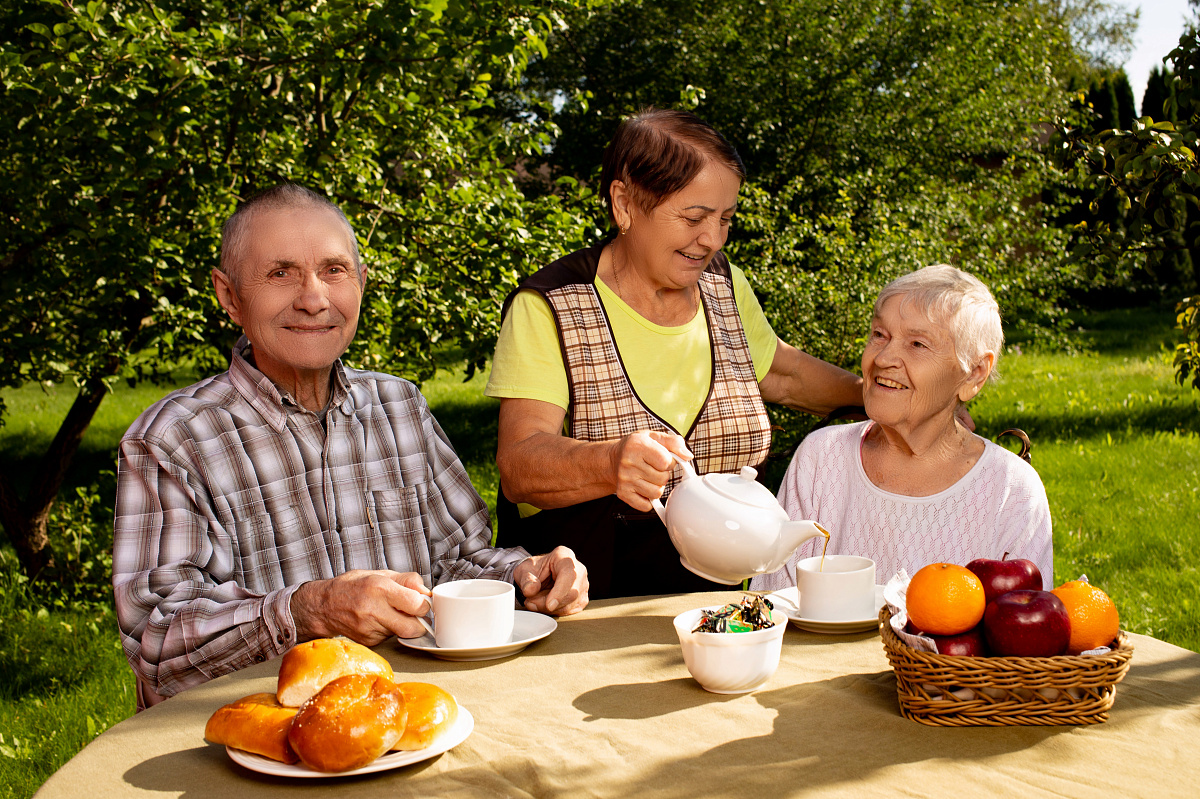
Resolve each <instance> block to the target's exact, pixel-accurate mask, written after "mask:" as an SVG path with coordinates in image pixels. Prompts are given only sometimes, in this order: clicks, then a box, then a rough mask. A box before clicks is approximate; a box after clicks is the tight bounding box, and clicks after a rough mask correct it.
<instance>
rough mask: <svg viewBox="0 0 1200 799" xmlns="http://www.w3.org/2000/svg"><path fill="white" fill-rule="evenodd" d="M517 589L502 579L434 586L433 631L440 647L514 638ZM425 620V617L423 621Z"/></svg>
mask: <svg viewBox="0 0 1200 799" xmlns="http://www.w3.org/2000/svg"><path fill="white" fill-rule="evenodd" d="M515 610H516V590H515V589H514V588H513V584H512V583H506V582H501V581H500V580H454V581H452V582H448V583H441V584H440V585H435V586H434V587H433V629H432V630H430V632H431V633H432V634H433V638H434V641H435V642H436V643H437V645H438V648H440V649H481V648H483V647H488V646H500V645H501V644H507V643H508V642H509V641H510V640H512V634H513V619H514V618H515V615H516V614H515V612H514V611H515ZM422 624H424V621H422ZM425 627H426V629H429V625H427V624H426V625H425Z"/></svg>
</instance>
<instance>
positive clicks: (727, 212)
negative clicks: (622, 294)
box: [614, 162, 741, 288]
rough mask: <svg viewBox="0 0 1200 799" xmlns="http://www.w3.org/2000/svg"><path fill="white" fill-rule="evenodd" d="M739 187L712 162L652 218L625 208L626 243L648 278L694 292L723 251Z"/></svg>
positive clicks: (631, 207)
mask: <svg viewBox="0 0 1200 799" xmlns="http://www.w3.org/2000/svg"><path fill="white" fill-rule="evenodd" d="M740 187H741V184H740V182H739V180H738V176H737V175H736V174H734V172H733V171H732V170H730V169H729V168H728V167H725V166H721V165H720V164H715V163H712V162H710V163H708V164H707V165H706V166H705V167H704V169H703V170H701V172H700V174H699V175H697V176H696V178H695V179H694V180H693V181H692V182H691V183H689V184H688V185H687V186H685V187H684V188H683V189H681V190H679V191H677V192H675V193H674V194H672V195H670V196H668V197H667V198H666V199H665V200H663V201H662V203H660V204H659V205H658V207H656V208H655V209H654V210H652V211H650V213H648V214H646V213H642V212H641V211H640V210H639V209H638V208H637V207H636V206H634V205H633V204H632V203H628V204H627V208H628V210H627V213H628V223H626V222H623V221H622V220H620V219H618V221H619V222H621V223H622V224H628V227H629V230H628V232H627V233H626V234H625V238H626V239H627V243H628V245H629V246H630V251H631V253H632V254H633V256H634V257H635V258H637V259H638V260H640V261H641V262H642V264H643V265H644V266H645V267H646V268H647V271H648V276H649V277H651V278H652V279H653V280H654V281H655V282H657V283H659V284H660V285H662V286H664V287H666V288H685V287H689V286H694V285H695V284H696V283H697V281H699V280H700V273H702V272H703V271H704V269H705V268H706V267H707V266H708V264H709V262H711V261H712V259H713V256H715V255H716V254H717V253H718V252H720V251H721V248H722V247H724V246H725V239H726V238H728V236H729V223H730V220H731V219H732V218H733V214H734V211H736V210H737V195H738V189H739V188H740ZM625 197H626V198H627V197H628V195H625ZM614 202H619V201H618V199H617V198H616V197H614Z"/></svg>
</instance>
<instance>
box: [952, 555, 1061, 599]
mask: <svg viewBox="0 0 1200 799" xmlns="http://www.w3.org/2000/svg"><path fill="white" fill-rule="evenodd" d="M1007 558H1008V554H1007V553H1005V555H1004V558H1003V559H1001V560H989V559H988V558H977V559H976V560H973V561H971V562H970V563H968V564H967V569H968V570H969V571H972V572H974V573H975V576H976V577H978V578H979V582H981V583H983V596H984V600H985V601H987V602H991V601H992V600H993V599H995V598H996V597H998V596H1000V595H1001V594H1007V593H1008V592H1009V591H1041V590H1042V589H1043V588H1045V587H1046V586H1044V585H1042V572H1041V570H1040V569H1038V567H1037V564H1036V563H1034V562H1033V561H1031V560H1025V559H1024V558H1016V559H1014V560H1008V559H1007Z"/></svg>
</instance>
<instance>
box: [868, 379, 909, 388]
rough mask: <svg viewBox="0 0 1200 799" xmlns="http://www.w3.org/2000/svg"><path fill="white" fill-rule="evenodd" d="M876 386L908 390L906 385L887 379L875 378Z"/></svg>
mask: <svg viewBox="0 0 1200 799" xmlns="http://www.w3.org/2000/svg"><path fill="white" fill-rule="evenodd" d="M875 385H877V386H882V387H883V388H908V386H906V385H904V384H903V383H897V382H896V381H895V380H888V379H887V378H886V377H877V378H875Z"/></svg>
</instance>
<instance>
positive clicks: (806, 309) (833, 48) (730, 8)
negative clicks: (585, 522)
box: [511, 0, 1078, 447]
mask: <svg viewBox="0 0 1200 799" xmlns="http://www.w3.org/2000/svg"><path fill="white" fill-rule="evenodd" d="M568 22H569V24H568V26H567V27H566V28H563V29H560V30H558V31H556V32H555V33H554V35H553V36H552V38H551V40H550V42H549V54H548V56H546V57H544V58H539V59H536V60H535V61H534V62H533V63H531V65H530V69H529V71H528V72H527V75H526V78H527V81H526V84H525V89H526V91H527V93H528V97H531V98H532V99H526V100H525V101H524V102H521V101H520V100H519V99H517V100H512V101H511V102H512V104H513V105H514V106H516V107H517V108H519V109H520V110H521V112H522V113H530V112H532V113H536V114H540V115H543V116H545V117H547V118H549V119H550V120H552V121H553V122H554V123H555V124H556V125H558V126H559V128H560V129H561V131H562V132H561V135H559V136H558V137H557V138H556V139H555V143H554V148H553V150H552V151H550V152H549V153H548V154H547V156H546V162H547V165H548V167H549V168H550V169H551V170H552V174H565V175H570V176H572V177H575V178H578V179H580V180H588V179H592V178H594V176H595V171H596V169H597V167H598V164H599V163H600V158H601V152H602V150H603V147H604V146H605V143H606V142H607V141H608V139H609V138H610V136H611V133H612V130H613V129H614V128H615V126H616V124H617V122H618V121H619V119H620V118H621V116H622V115H624V114H627V113H629V112H631V111H634V110H636V109H638V108H640V107H642V106H646V105H657V106H684V107H689V108H694V109H695V111H696V113H698V114H699V115H700V116H701V117H703V118H704V119H706V120H707V121H708V122H710V123H711V124H713V125H714V126H715V127H716V128H717V129H718V130H720V131H721V132H722V133H723V134H724V135H725V136H726V137H727V138H729V139H730V140H731V141H732V142H733V143H734V144H735V145H736V146H737V147H738V149H739V152H740V153H741V154H742V156H743V158H744V159H745V161H746V162H747V167H748V170H749V173H750V182H749V183H748V184H747V186H746V187H745V189H744V191H743V194H742V197H741V200H740V204H739V211H738V216H737V219H736V220H735V229H734V231H733V233H732V234H731V238H730V243H729V244H728V245H727V251H728V252H729V253H730V255H731V258H732V259H733V260H734V262H735V263H737V264H738V265H740V266H742V267H743V268H745V269H746V270H747V272H748V275H749V277H750V280H751V282H752V284H753V285H754V287H755V288H756V290H757V291H758V293H759V296H760V298H761V299H762V301H763V303H764V307H765V309H766V311H767V314H768V317H769V318H770V319H771V321H772V323H773V324H774V325H775V327H776V330H777V331H778V332H779V333H780V335H781V336H783V337H784V338H785V339H786V340H789V341H792V342H794V343H796V344H797V345H800V346H803V347H805V348H806V349H808V350H809V351H811V352H813V353H814V354H818V355H821V356H822V357H825V358H827V359H829V360H832V361H834V362H838V363H842V364H844V365H847V366H853V365H856V364H857V362H858V356H859V354H860V353H861V342H860V340H859V339H860V337H861V336H862V335H863V332H864V330H865V326H866V319H865V317H866V314H867V313H868V311H869V303H870V300H871V298H872V297H873V296H874V293H875V292H876V290H877V289H878V288H879V287H880V286H881V285H882V283H883V282H885V281H887V280H888V279H890V278H892V277H894V276H895V275H897V274H898V273H900V272H902V271H907V270H911V269H913V268H915V267H918V266H922V265H925V264H928V263H933V262H938V261H949V262H954V263H958V264H961V265H963V266H964V267H965V268H967V269H969V270H972V271H975V272H977V273H979V274H981V275H982V276H983V277H984V279H985V280H987V281H988V282H989V283H990V284H991V285H992V286H993V288H995V289H996V292H997V295H998V296H999V297H1000V298H1001V301H1002V302H1003V303H1004V305H1005V309H1004V310H1005V314H1006V317H1007V318H1008V319H1010V320H1019V321H1020V322H1021V323H1022V324H1026V325H1028V326H1030V327H1031V328H1034V329H1039V327H1040V329H1041V330H1042V331H1047V330H1053V329H1054V326H1055V325H1056V324H1057V322H1058V320H1059V319H1060V318H1061V309H1060V307H1059V298H1060V297H1061V295H1062V292H1063V291H1064V290H1065V289H1066V288H1067V287H1069V286H1071V285H1073V283H1074V281H1075V279H1076V277H1075V275H1074V273H1073V272H1072V270H1071V269H1070V268H1069V267H1067V266H1065V265H1063V264H1061V263H1060V259H1059V256H1058V253H1059V252H1061V243H1062V242H1061V234H1060V233H1059V232H1058V231H1055V230H1054V229H1052V228H1050V227H1049V226H1048V225H1047V224H1046V221H1045V220H1046V219H1047V218H1049V216H1050V215H1049V214H1048V212H1047V210H1046V209H1045V208H1044V207H1043V206H1040V205H1039V204H1038V203H1037V202H1035V201H1034V198H1037V197H1039V196H1040V195H1041V193H1042V190H1043V188H1044V186H1045V185H1046V182H1047V181H1051V180H1054V179H1056V177H1057V176H1056V175H1055V174H1054V173H1053V172H1052V171H1050V170H1048V169H1047V168H1046V165H1045V164H1044V159H1043V158H1042V157H1041V155H1040V153H1039V152H1038V150H1037V142H1038V141H1039V136H1040V135H1041V131H1040V130H1039V129H1038V128H1037V121H1038V119H1039V117H1043V116H1046V117H1048V116H1051V115H1052V114H1054V113H1055V112H1057V111H1059V110H1061V109H1063V108H1064V107H1065V103H1066V99H1067V98H1066V93H1065V91H1064V90H1063V88H1062V87H1061V86H1060V84H1059V82H1058V79H1057V77H1056V69H1057V68H1058V66H1059V65H1061V64H1065V63H1067V62H1070V61H1072V60H1073V59H1076V60H1078V53H1077V52H1076V51H1075V50H1074V49H1073V45H1072V43H1071V39H1070V36H1069V35H1068V32H1067V31H1066V30H1064V29H1063V28H1061V27H1056V23H1055V21H1054V18H1052V17H1051V16H1049V15H1048V14H1047V13H1046V10H1045V7H1044V5H1043V4H1040V3H1033V2H1028V3H1021V2H1014V3H993V2H973V1H968V2H958V1H956V0H917V2H909V3H894V2H887V1H886V0H875V1H874V2H872V1H871V0H867V1H866V2H860V3H852V4H851V3H841V2H836V0H783V1H780V2H770V3H768V2H758V0H730V1H729V2H725V3H720V4H715V5H714V4H711V3H707V4H706V3H700V2H698V1H697V0H662V1H660V2H644V1H642V0H626V1H625V2H620V3H616V4H614V5H612V6H606V7H604V8H601V9H599V10H598V11H596V12H594V13H591V14H582V13H577V14H571V15H568ZM576 90H579V91H582V92H584V93H585V97H586V101H580V102H571V101H569V100H568V101H566V102H562V100H561V98H562V97H563V96H564V95H567V96H569V95H570V93H571V92H574V91H576ZM1020 198H1026V199H1025V200H1022V199H1020ZM1011 325H1012V322H1010V326H1011ZM781 421H782V420H781ZM784 426H785V427H786V428H788V429H790V430H797V429H802V428H803V426H804V424H803V422H802V421H801V420H799V419H788V420H787V421H786V423H785V424H784ZM780 442H781V446H783V447H787V446H789V443H790V442H788V441H787V440H786V438H781V439H780Z"/></svg>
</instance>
